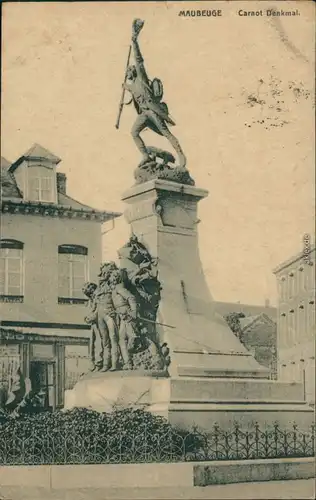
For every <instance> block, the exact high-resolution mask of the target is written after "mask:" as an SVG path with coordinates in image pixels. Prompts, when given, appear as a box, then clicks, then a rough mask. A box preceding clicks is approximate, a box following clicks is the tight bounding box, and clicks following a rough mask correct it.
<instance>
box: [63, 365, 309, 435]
mask: <svg viewBox="0 0 316 500" xmlns="http://www.w3.org/2000/svg"><path fill="white" fill-rule="evenodd" d="M302 394H303V391H302V386H301V385H300V384H297V383H285V382H283V383H281V382H276V381H267V380H257V379H252V380H251V379H245V378H241V379H227V378H220V379H217V378H205V377H203V378H197V377H176V378H175V377H168V376H166V373H164V372H149V371H147V372H145V371H140V370H139V371H138V370H135V371H132V372H126V371H121V372H119V371H117V372H107V373H101V372H96V373H91V374H87V375H84V376H83V377H82V379H81V380H80V381H79V382H77V384H76V386H75V388H74V389H73V390H72V391H69V394H68V398H67V400H66V405H65V407H66V408H69V409H70V408H73V407H74V406H76V407H85V408H89V407H90V408H92V409H94V410H97V411H101V412H110V411H112V410H113V408H114V407H121V408H127V407H132V408H143V409H146V410H147V411H150V412H152V413H154V414H156V415H161V416H163V417H165V418H167V419H168V420H169V422H170V423H172V424H174V425H176V426H177V427H180V428H184V429H191V428H192V426H194V425H197V426H198V427H199V428H200V429H203V430H209V429H211V428H212V427H213V425H214V424H215V423H217V424H218V425H219V426H220V427H221V428H223V429H232V427H233V424H234V422H237V423H239V425H240V426H242V427H243V428H245V429H246V428H253V425H254V423H255V422H258V423H259V426H260V428H262V429H264V428H266V427H269V426H272V425H273V423H275V422H276V421H278V422H279V424H280V426H281V427H282V428H292V426H293V423H294V422H296V423H297V424H298V426H299V428H300V429H302V430H304V429H305V430H308V429H310V426H311V424H312V422H313V415H314V414H313V410H312V408H310V407H309V406H307V405H306V404H305V403H304V401H303V399H302ZM69 396H70V397H69Z"/></svg>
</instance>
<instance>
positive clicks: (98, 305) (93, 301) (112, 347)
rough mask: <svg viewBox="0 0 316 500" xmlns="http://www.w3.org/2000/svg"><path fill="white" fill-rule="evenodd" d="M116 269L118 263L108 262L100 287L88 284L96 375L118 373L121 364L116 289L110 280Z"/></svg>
mask: <svg viewBox="0 0 316 500" xmlns="http://www.w3.org/2000/svg"><path fill="white" fill-rule="evenodd" d="M115 269H116V265H115V263H114V262H108V263H105V264H103V265H102V266H101V269H100V274H99V284H98V286H94V287H92V286H91V285H95V284H92V283H86V285H85V286H84V287H83V292H84V293H85V295H86V296H87V297H88V298H89V303H88V305H89V306H90V316H87V317H86V322H87V323H88V324H91V330H92V349H91V354H92V357H91V361H92V365H93V366H92V371H94V370H98V371H108V370H110V371H114V370H117V369H118V364H119V357H120V352H119V345H118V327H117V324H116V313H115V308H114V304H113V301H112V289H111V285H110V278H111V274H112V272H113V271H114V270H115Z"/></svg>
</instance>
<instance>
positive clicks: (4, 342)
mask: <svg viewBox="0 0 316 500" xmlns="http://www.w3.org/2000/svg"><path fill="white" fill-rule="evenodd" d="M59 162H60V159H59V158H57V157H56V156H55V155H54V154H52V153H50V152H49V151H48V150H46V149H45V148H43V147H42V146H40V145H38V144H35V145H34V146H32V148H30V150H29V151H27V152H26V153H25V154H24V155H23V156H21V157H20V158H18V160H16V161H15V162H14V163H12V164H10V163H9V162H7V161H6V160H3V161H2V163H1V188H2V200H1V209H2V214H1V240H0V301H1V329H0V381H1V383H10V382H9V381H10V374H11V373H12V372H13V371H14V370H15V369H16V367H17V366H18V367H20V369H21V370H22V373H23V375H24V376H25V377H28V378H30V379H31V382H32V384H33V385H34V386H37V387H40V388H41V389H42V388H44V390H45V391H46V393H47V401H46V404H47V406H48V407H52V408H55V407H60V406H62V405H63V398H64V390H65V388H66V389H67V388H69V387H70V386H71V385H72V384H73V383H74V382H75V381H76V379H77V378H78V376H79V374H80V373H82V372H84V371H86V370H87V364H88V349H89V338H90V332H89V328H88V327H87V325H85V324H84V316H85V305H86V299H85V297H84V296H83V294H82V290H81V288H82V285H83V283H84V282H85V281H89V280H92V281H94V280H96V279H97V274H98V270H99V266H100V262H101V259H102V256H101V226H102V224H103V222H105V221H107V220H111V219H114V218H115V217H117V216H119V215H120V214H118V213H114V212H105V211H99V210H94V209H93V208H91V207H89V206H86V205H84V204H82V203H80V202H78V201H76V200H74V199H73V198H71V197H69V196H68V195H67V190H66V176H65V174H63V173H60V172H57V171H56V170H57V166H58V164H59Z"/></svg>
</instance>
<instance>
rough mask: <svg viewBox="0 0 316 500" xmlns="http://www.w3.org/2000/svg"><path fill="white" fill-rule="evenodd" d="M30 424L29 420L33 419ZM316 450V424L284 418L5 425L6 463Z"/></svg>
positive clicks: (2, 449)
mask: <svg viewBox="0 0 316 500" xmlns="http://www.w3.org/2000/svg"><path fill="white" fill-rule="evenodd" d="M28 425H29V424H28ZM313 456H315V427H314V426H312V427H311V429H310V430H309V431H308V432H303V431H300V430H299V429H298V427H297V426H296V425H295V424H294V425H293V427H292V428H291V429H287V430H284V429H281V428H280V426H279V425H278V424H275V425H274V426H273V427H271V428H269V429H266V430H261V429H260V427H259V425H258V424H254V426H253V427H252V428H251V429H248V430H244V429H242V428H241V427H240V426H239V425H237V424H235V425H234V427H233V429H231V430H230V431H227V430H223V429H221V428H220V427H219V426H218V425H214V427H213V428H212V430H211V431H210V432H207V433H204V432H201V431H199V430H198V429H193V430H192V431H191V432H189V433H188V432H186V433H185V432H183V431H180V430H174V429H168V430H167V431H166V432H165V433H158V434H156V433H153V432H149V429H146V427H142V429H141V431H140V432H139V433H135V432H134V433H133V434H131V433H130V432H129V430H127V429H125V430H122V429H120V430H118V431H117V432H116V433H111V435H110V436H109V435H106V434H105V433H104V432H101V433H100V432H99V429H98V428H93V427H91V428H90V429H87V432H85V433H82V432H80V433H78V431H77V429H76V428H74V427H71V426H63V427H62V428H56V429H54V430H53V431H52V430H51V431H50V432H45V431H42V432H39V431H37V430H35V429H33V428H32V427H30V428H28V429H27V436H26V435H24V436H23V437H21V436H19V434H18V433H14V432H13V433H12V432H10V433H9V434H8V432H7V431H6V428H5V427H4V428H2V429H1V427H0V465H36V464H38V465H39V464H119V463H141V462H146V463H148V462H149V463H150V462H179V461H209V460H247V459H248V460H249V459H267V458H290V457H292V458H294V457H313Z"/></svg>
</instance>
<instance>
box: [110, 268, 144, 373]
mask: <svg viewBox="0 0 316 500" xmlns="http://www.w3.org/2000/svg"><path fill="white" fill-rule="evenodd" d="M111 285H112V300H113V304H114V308H115V311H116V314H117V316H118V322H119V335H118V336H119V346H120V351H121V356H122V362H123V369H124V370H131V369H132V368H133V362H132V352H133V350H134V348H135V346H136V343H137V338H138V333H137V325H136V319H137V302H136V298H135V296H134V295H133V294H132V293H131V292H130V291H129V290H128V289H127V288H126V287H125V285H124V282H123V272H122V270H117V271H115V272H114V273H113V274H112V276H111Z"/></svg>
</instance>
